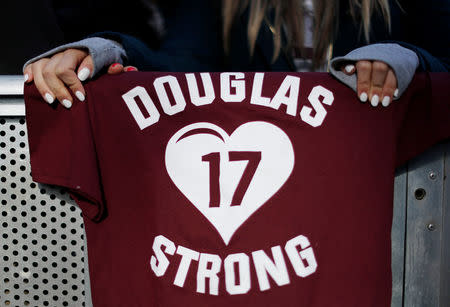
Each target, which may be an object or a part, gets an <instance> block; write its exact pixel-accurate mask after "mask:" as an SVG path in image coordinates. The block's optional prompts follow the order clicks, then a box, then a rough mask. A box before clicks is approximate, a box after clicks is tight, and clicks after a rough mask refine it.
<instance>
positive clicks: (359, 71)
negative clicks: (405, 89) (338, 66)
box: [342, 61, 398, 107]
mask: <svg viewBox="0 0 450 307" xmlns="http://www.w3.org/2000/svg"><path fill="white" fill-rule="evenodd" d="M342 71H343V72H344V73H345V74H347V75H352V74H354V73H355V72H356V78H357V86H356V88H357V93H358V97H359V99H360V100H361V101H362V102H366V101H367V100H369V101H370V103H371V104H372V106H374V107H376V106H378V104H379V103H380V102H381V104H382V105H383V106H385V107H387V106H388V105H389V104H390V103H391V102H392V99H393V97H395V96H397V95H398V90H397V78H396V76H395V73H394V71H393V70H392V69H391V68H390V67H389V66H388V65H387V64H386V63H384V62H380V61H373V62H372V61H358V62H356V65H353V64H348V65H346V66H345V67H343V68H342Z"/></svg>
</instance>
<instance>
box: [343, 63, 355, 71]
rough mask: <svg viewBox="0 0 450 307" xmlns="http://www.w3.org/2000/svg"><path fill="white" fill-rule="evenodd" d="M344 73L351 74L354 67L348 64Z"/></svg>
mask: <svg viewBox="0 0 450 307" xmlns="http://www.w3.org/2000/svg"><path fill="white" fill-rule="evenodd" d="M344 69H345V71H346V72H347V73H351V72H352V71H353V69H355V65H353V64H348V65H346V66H345V68H344Z"/></svg>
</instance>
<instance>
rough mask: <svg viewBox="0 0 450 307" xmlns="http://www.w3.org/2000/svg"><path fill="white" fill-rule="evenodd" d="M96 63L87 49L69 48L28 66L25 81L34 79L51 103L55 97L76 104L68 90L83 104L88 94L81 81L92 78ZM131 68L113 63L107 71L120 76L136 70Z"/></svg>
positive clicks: (25, 71) (67, 104) (64, 103)
mask: <svg viewBox="0 0 450 307" xmlns="http://www.w3.org/2000/svg"><path fill="white" fill-rule="evenodd" d="M93 68H94V63H93V60H92V56H90V55H89V53H88V52H87V51H85V50H81V49H67V50H65V51H63V52H60V53H57V54H55V55H53V56H52V57H51V58H43V59H40V60H38V61H36V62H34V63H31V64H29V65H27V66H26V67H25V69H24V80H25V82H26V83H29V82H31V81H33V80H34V83H35V85H36V88H37V89H38V91H39V93H40V94H41V96H42V97H43V98H44V99H45V101H47V102H48V103H53V102H54V101H55V98H56V99H57V100H58V101H59V102H61V104H62V105H64V106H65V107H66V108H70V107H71V106H72V103H73V99H72V95H71V94H70V92H69V90H70V91H71V92H72V93H73V94H74V95H75V96H76V97H77V98H78V99H79V100H80V101H84V100H85V97H86V92H85V90H84V88H83V85H82V83H81V82H82V81H86V80H87V79H88V78H90V77H92V71H93ZM136 70H137V69H136V68H135V67H132V66H126V67H124V66H123V65H122V64H119V63H114V64H112V65H111V66H110V67H109V68H108V73H109V74H118V73H121V72H124V71H136Z"/></svg>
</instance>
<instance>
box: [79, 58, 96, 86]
mask: <svg viewBox="0 0 450 307" xmlns="http://www.w3.org/2000/svg"><path fill="white" fill-rule="evenodd" d="M78 51H82V50H78ZM83 52H85V55H86V56H85V57H84V58H83V59H82V60H81V61H80V66H79V67H78V79H80V81H86V80H87V79H88V78H91V77H92V72H93V71H94V61H93V60H92V56H91V55H88V53H87V52H86V51H83Z"/></svg>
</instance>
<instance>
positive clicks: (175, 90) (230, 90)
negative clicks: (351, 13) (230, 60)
mask: <svg viewBox="0 0 450 307" xmlns="http://www.w3.org/2000/svg"><path fill="white" fill-rule="evenodd" d="M185 78H186V83H187V86H188V92H189V97H184V95H183V92H182V90H181V86H180V83H179V82H178V79H177V78H176V77H174V76H162V77H159V78H156V79H155V80H154V81H153V87H154V89H155V92H156V94H157V96H158V101H159V104H160V106H161V109H162V110H163V112H164V113H165V114H167V115H169V116H171V115H174V114H177V113H179V112H182V111H183V110H184V109H185V108H186V98H189V99H188V101H190V103H192V104H193V105H194V106H197V107H198V106H203V105H208V104H212V103H213V101H214V100H215V98H216V96H215V91H214V86H213V82H212V79H211V75H210V74H209V73H201V74H200V79H201V81H200V80H198V79H197V78H196V77H195V75H194V74H192V73H188V74H185ZM245 78H246V76H245V74H244V73H239V72H236V73H232V72H226V73H221V74H220V82H219V86H220V89H219V91H218V92H219V93H220V98H221V100H222V101H223V102H225V103H239V102H242V101H244V100H245V98H246V92H247V90H246V87H247V86H248V84H247V82H248V80H246V79H245ZM198 82H201V83H202V88H203V89H204V92H205V93H204V95H202V96H200V91H199V84H198ZM263 86H264V73H255V74H254V78H253V84H252V87H251V97H250V99H249V102H250V104H253V105H259V106H262V107H267V108H271V109H274V110H279V109H280V107H281V105H284V106H285V108H286V114H288V115H291V116H299V117H300V119H301V120H302V121H303V122H305V123H307V124H309V125H311V126H313V127H318V126H320V125H322V123H323V121H324V119H325V117H326V115H327V111H326V109H325V107H324V105H328V106H331V105H332V104H333V101H334V95H333V92H331V91H330V90H328V89H326V88H324V87H323V86H321V85H317V86H315V87H313V88H312V90H311V92H310V93H309V96H308V101H309V103H310V105H311V106H306V105H305V106H303V107H302V108H301V110H300V112H299V110H298V97H299V94H300V78H299V77H296V76H290V75H287V76H286V77H285V78H284V80H283V82H282V83H281V84H280V86H279V87H278V89H277V91H276V92H275V93H274V94H273V97H264V96H263V95H262V89H263ZM168 91H170V92H171V94H172V96H173V99H170V98H169V94H168ZM122 98H123V100H124V101H125V103H126V105H127V106H128V109H129V110H130V112H131V114H132V116H133V118H134V120H135V121H136V123H137V124H138V126H139V128H140V129H141V130H143V129H145V128H147V127H149V126H151V125H153V124H155V123H157V122H158V121H159V118H160V113H159V111H158V109H157V108H156V106H155V102H154V101H153V100H152V98H151V97H150V95H149V94H148V92H147V90H146V89H145V88H144V87H142V86H136V87H134V88H133V89H131V90H129V91H128V92H127V93H125V94H123V95H122ZM138 99H139V100H140V101H141V102H142V105H143V107H144V108H145V110H146V112H147V113H148V115H144V114H143V113H142V111H141V109H140V108H139V106H138ZM171 100H173V101H171ZM313 110H314V111H313Z"/></svg>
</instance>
